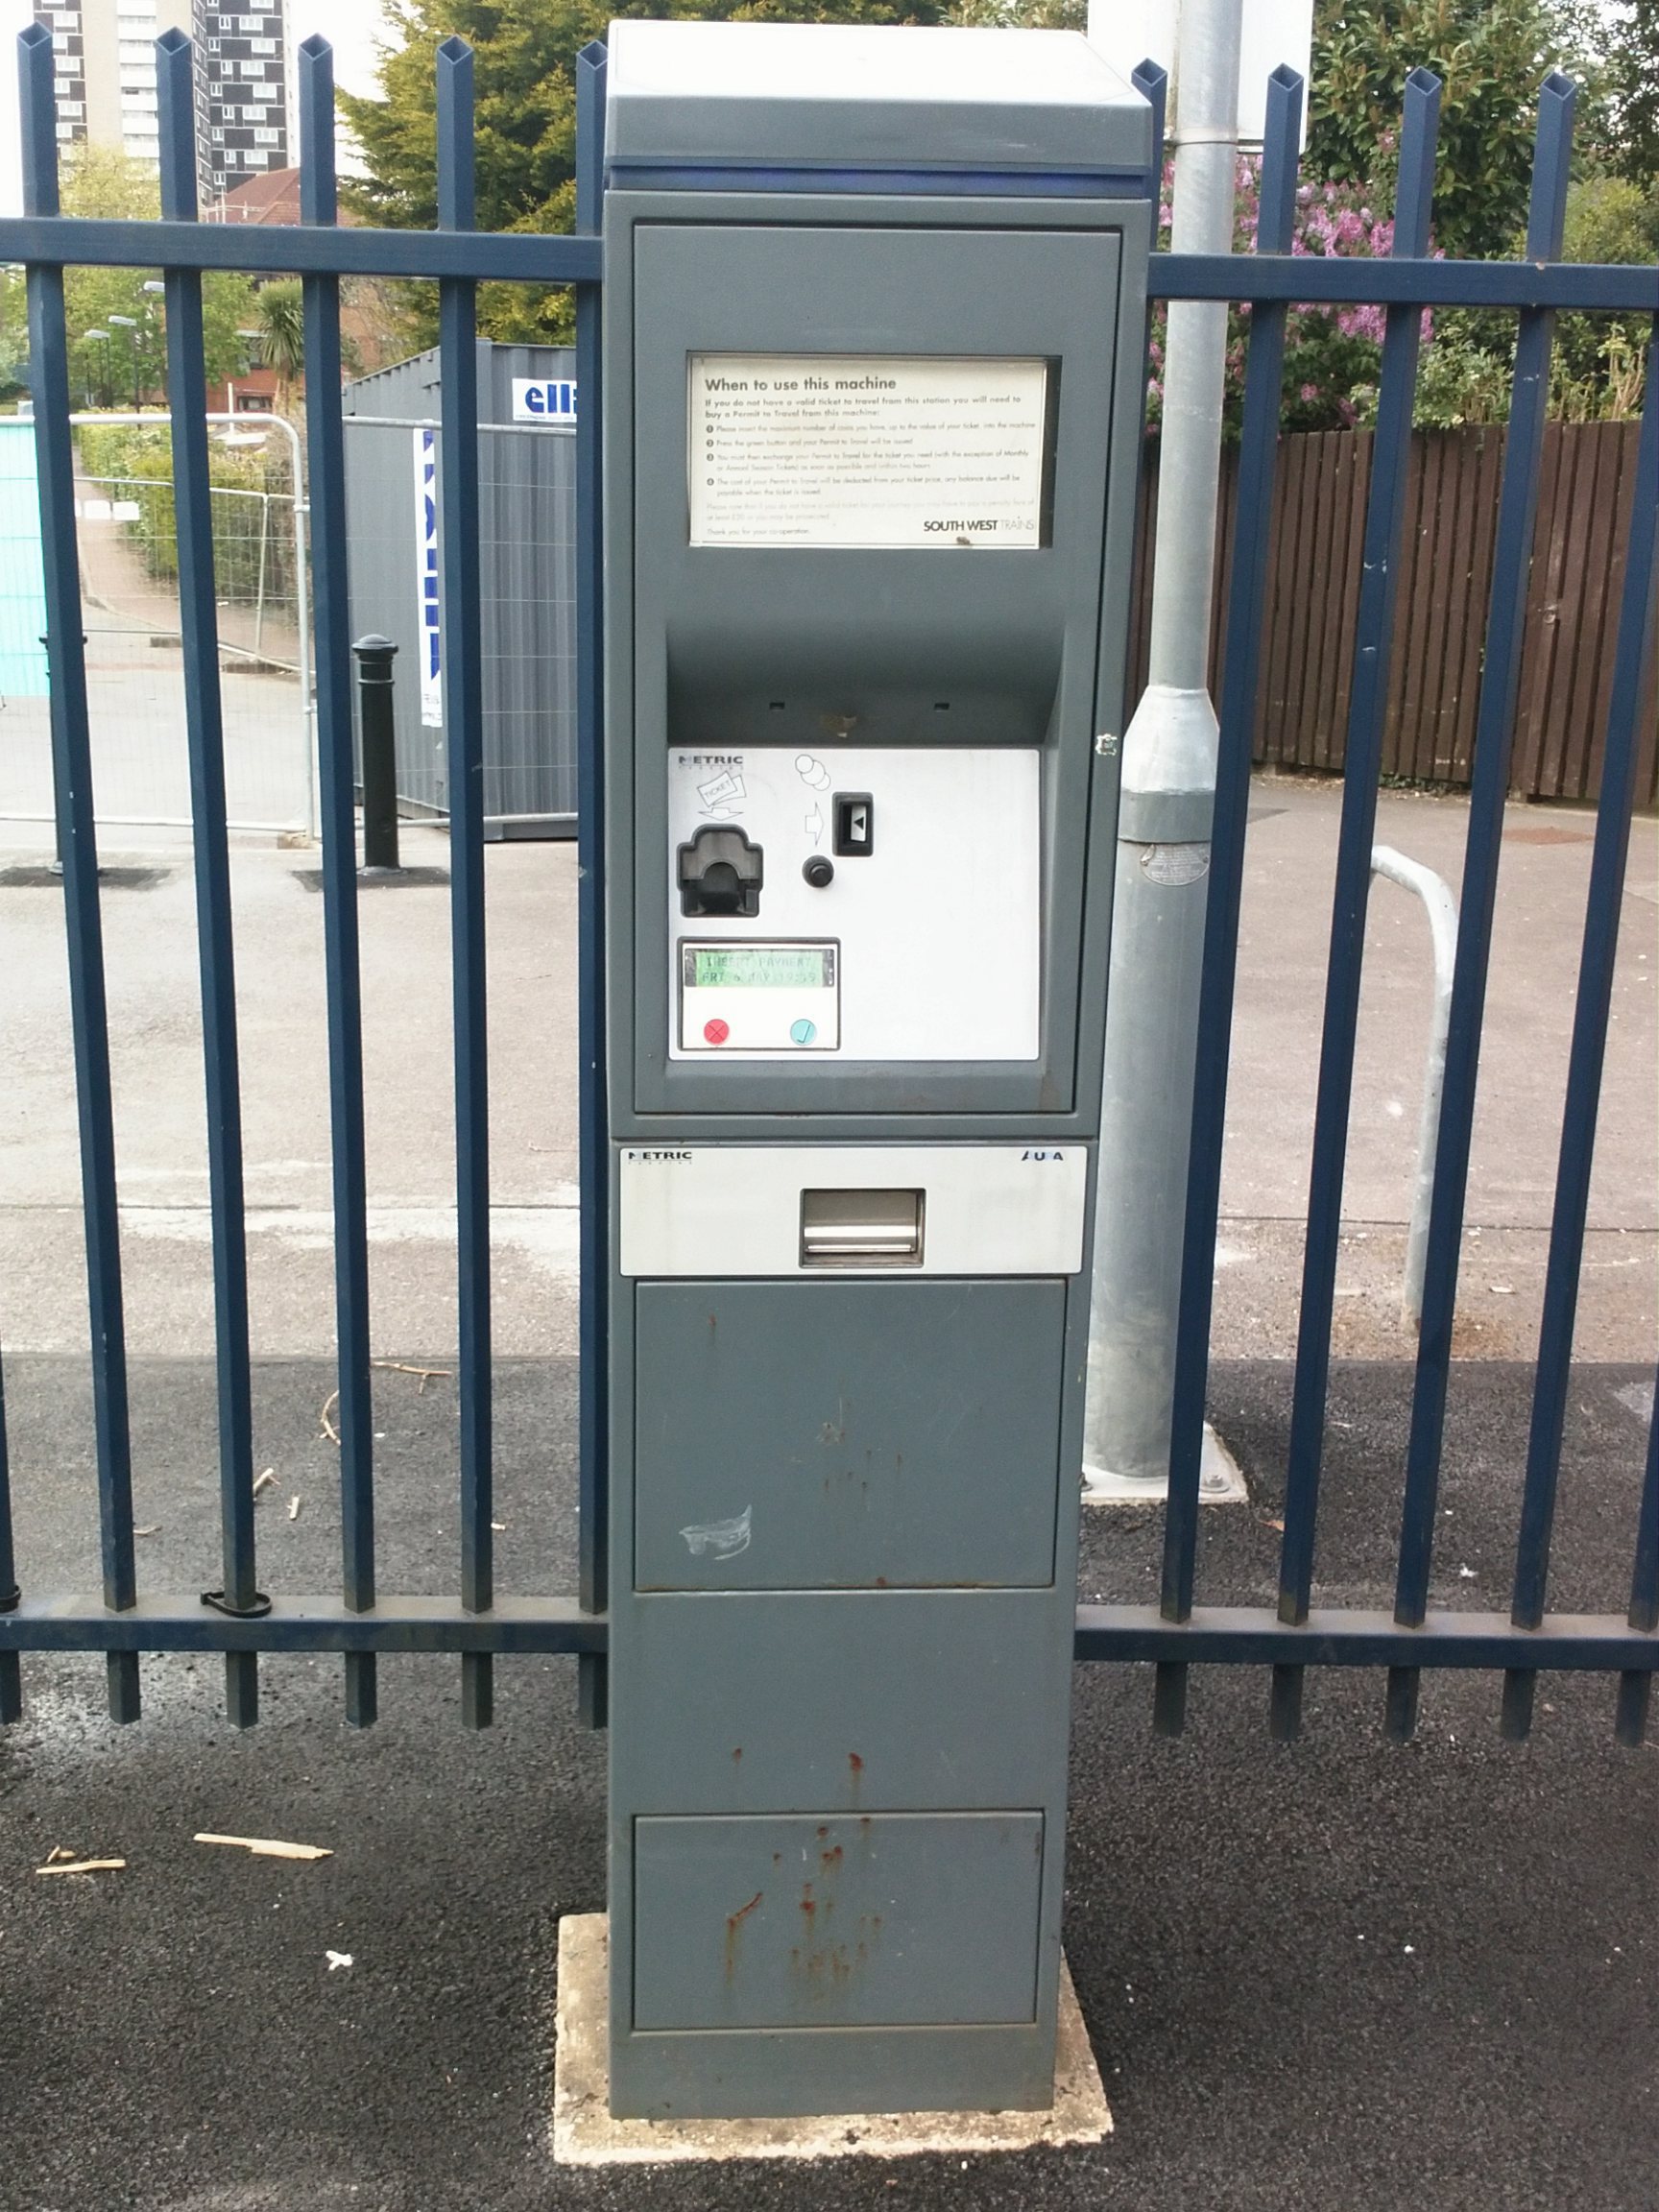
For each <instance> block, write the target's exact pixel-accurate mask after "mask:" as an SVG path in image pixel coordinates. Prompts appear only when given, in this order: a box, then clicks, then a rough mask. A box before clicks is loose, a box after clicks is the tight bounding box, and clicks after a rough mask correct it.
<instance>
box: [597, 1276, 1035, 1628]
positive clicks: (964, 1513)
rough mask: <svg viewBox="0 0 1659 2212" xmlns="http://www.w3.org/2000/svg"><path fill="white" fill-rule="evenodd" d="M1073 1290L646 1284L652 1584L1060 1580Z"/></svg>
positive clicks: (643, 1445) (640, 1447) (645, 1519)
mask: <svg viewBox="0 0 1659 2212" xmlns="http://www.w3.org/2000/svg"><path fill="white" fill-rule="evenodd" d="M1065 1326H1066V1286H1065V1285H1064V1284H1063V1283H1061V1282H1055V1281H1045V1280H1036V1281H1029V1280H1028V1281H1023V1282H1002V1281H993V1282H958V1281H941V1280H939V1279H937V1278H934V1279H930V1280H926V1281H911V1282H903V1283H884V1282H871V1281H868V1280H862V1281H857V1282H852V1281H849V1282H839V1283H829V1282H826V1283H805V1282H800V1281H794V1282H773V1283H730V1282H714V1283H706V1282H680V1283H643V1284H641V1285H640V1286H639V1287H638V1289H637V1302H636V1331H637V1376H638V1382H637V1402H636V1424H635V1483H636V1504H635V1583H636V1587H637V1589H639V1590H642V1591H667V1590H869V1589H876V1588H881V1587H889V1588H893V1589H901V1588H906V1587H907V1588H952V1587H956V1588H960V1587H979V1588H985V1587H1000V1588H1012V1587H1022V1588H1032V1587H1046V1586H1047V1585H1048V1584H1049V1583H1050V1582H1051V1581H1052V1579H1053V1572H1054V1527H1055V1511H1056V1504H1057V1500H1058V1482H1059V1472H1060V1470H1059V1421H1060V1406H1061V1402H1062V1374H1061V1370H1062V1363H1063V1358H1064V1348H1065Z"/></svg>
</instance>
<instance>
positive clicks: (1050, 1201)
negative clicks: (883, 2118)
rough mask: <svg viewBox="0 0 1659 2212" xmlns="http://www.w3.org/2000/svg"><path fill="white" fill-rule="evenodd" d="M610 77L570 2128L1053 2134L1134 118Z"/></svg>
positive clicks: (1137, 294) (807, 33)
mask: <svg viewBox="0 0 1659 2212" xmlns="http://www.w3.org/2000/svg"><path fill="white" fill-rule="evenodd" d="M608 76H609V93H608V119H607V136H606V154H607V165H606V171H607V183H606V197H605V206H604V231H605V252H606V288H605V302H606V306H605V313H606V329H605V378H606V383H605V406H606V429H605V502H606V529H607V534H608V535H607V543H608V547H609V565H608V571H607V624H608V642H607V666H606V685H607V692H606V713H607V740H606V747H607V750H606V776H607V858H606V868H607V875H606V927H607V944H608V955H607V957H608V964H609V974H608V985H607V989H608V1003H607V1022H608V1036H609V1049H608V1080H609V1086H610V1100H611V1136H612V1140H613V1142H612V1153H611V1158H612V1164H613V1165H612V1174H613V1289H612V1352H611V1369H610V1376H609V1388H610V1392H611V1407H610V1432H611V1437H612V1495H611V1511H612V1530H613V1535H612V1557H611V1591H610V1610H611V1619H612V1628H611V1719H612V1737H611V1743H612V1754H611V1756H612V1771H611V1835H610V1854H611V1859H610V1902H611V1960H612V1984H611V2002H612V2031H611V2097H612V2106H613V2111H614V2112H616V2113H617V2114H619V2115H620V2114H627V2115H641V2114H643V2115H652V2116H664V2115H680V2116H691V2115H717V2114H755V2115H760V2114H780V2113H809V2112H873V2111H892V2110H914V2109H942V2108H974V2107H995V2106H1025V2107H1041V2106H1043V2105H1046V2104H1047V2103H1049V2101H1050V2099H1051V2095H1052V2084H1053V2066H1054V2038H1055V2016H1056V2004H1057V1989H1058V1978H1059V1971H1060V1907H1061V1887H1062V1860H1063V1845H1064V1836H1065V1821H1066V1755H1067V1735H1068V1715H1069V1699H1070V1670H1071V1635H1072V1618H1073V1608H1074V1602H1075V1577H1076V1540H1077V1517H1078V1467H1079V1464H1080V1435H1081V1425H1082V1393H1083V1378H1084V1360H1085V1343H1086V1334H1087V1295H1088V1280H1089V1278H1088V1250H1087V1246H1088V1223H1089V1216H1090V1184H1091V1174H1092V1166H1093V1148H1094V1138H1095V1134H1096V1130H1097V1124H1098V1105H1099V1095H1100V1061H1101V1040H1102V1033H1103V1027H1104V1021H1105V997H1106V972H1107V958H1106V955H1107V937H1108V930H1109V926H1110V899H1111V887H1112V878H1113V865H1114V827H1115V817H1116V808H1117V767H1118V763H1117V757H1116V751H1117V748H1116V739H1115V738H1113V737H1112V736H1111V735H1110V733H1112V732H1113V731H1115V730H1117V729H1118V727H1119V723H1118V714H1119V712H1120V700H1121V690H1122V683H1123V661H1124V646H1125V634H1126V628H1127V615H1128V604H1129V574H1130V551H1131V545H1130V540H1131V526H1132V507H1133V497H1134V486H1135V470H1136V458H1137V449H1138V442H1139V439H1140V435H1141V421H1142V334H1143V306H1144V294H1145V271H1146V254H1147V249H1148V242H1149V226H1150V220H1151V214H1152V207H1153V203H1152V201H1151V198H1150V194H1151V191H1152V185H1153V180H1152V179H1151V176H1150V174H1149V165H1150V162H1151V159H1152V124H1151V116H1150V111H1149V109H1148V108H1147V106H1146V104H1145V103H1144V101H1142V99H1141V97H1140V96H1139V95H1138V94H1137V93H1135V92H1133V91H1131V90H1130V88H1129V87H1128V86H1126V85H1125V84H1122V82H1121V81H1120V80H1118V78H1117V77H1116V76H1114V75H1113V73H1112V72H1111V71H1110V70H1108V69H1107V68H1106V66H1105V65H1104V64H1103V63H1102V62H1101V61H1100V60H1098V59H1097V58H1096V57H1095V56H1094V53H1093V52H1092V51H1091V49H1090V48H1089V47H1088V45H1087V44H1086V43H1085V42H1084V40H1083V39H1082V38H1081V37H1079V36H1073V35H1070V34H1061V33H1050V32H1014V31H968V30H962V31H938V30H908V29H905V30H897V29H895V30H867V29H862V28H841V27H825V26H774V25H757V24H693V23H649V22H637V21H627V22H620V23H616V24H613V26H612V29H611V34H610V60H609V65H608Z"/></svg>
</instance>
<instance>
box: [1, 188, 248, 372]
mask: <svg viewBox="0 0 1659 2212" xmlns="http://www.w3.org/2000/svg"><path fill="white" fill-rule="evenodd" d="M61 198H62V205H63V212H64V214H65V215H86V216H101V217H105V218H108V219H111V220H117V221H125V222H143V221H146V220H151V219H154V218H155V217H156V216H157V215H158V214H159V213H160V210H161V203H160V195H159V188H158V186H157V183H156V171H155V169H154V167H153V166H152V165H151V164H149V163H148V162H144V161H135V160H132V159H130V158H129V157H128V156H126V155H124V154H120V153H117V152H114V151H112V150H111V149H109V148H108V147H103V146H92V145H80V146H77V147H75V148H74V149H73V151H72V152H71V153H70V154H69V155H68V156H67V157H66V158H65V160H64V163H63V169H62V180H61ZM157 280H158V278H157V272H156V270H154V269H88V268H82V269H69V270H66V271H65V272H64V276H63V306H64V317H65V321H66V324H67V326H68V334H69V377H70V397H71V398H72V399H75V400H77V401H79V400H80V399H81V398H82V397H85V396H87V395H90V394H94V393H95V394H96V395H97V397H99V398H100V399H101V400H102V401H103V403H104V404H106V405H108V404H109V403H110V401H113V402H114V403H115V404H116V405H118V406H119V405H121V404H123V403H126V404H131V402H132V399H133V397H135V396H143V397H148V396H149V395H151V394H152V393H159V392H162V391H164V390H165V388H166V381H167V367H166V358H165V334H164V329H163V319H162V314H161V310H160V301H159V299H158V297H157V295H156V294H155V293H154V292H148V291H146V290H145V285H146V283H154V282H156V281H157ZM252 291H253V287H252V284H251V282H250V281H249V279H248V278H247V277H246V276H242V275H241V274H240V273H238V272H234V271H223V272H215V273H214V274H212V275H210V276H206V277H205V278H204V281H203V286H202V328H203V351H204V357H205V361H206V368H207V378H208V381H209V382H210V383H217V382H218V381H219V380H220V378H222V377H225V376H233V375H235V374H236V373H237V372H238V370H239V369H240V368H241V366H242V357H243V341H242V340H241V338H240V337H238V335H237V332H238V329H239V327H241V326H242V325H246V324H247V322H248V319H249V316H250V313H251V312H252ZM111 317H113V318H115V320H114V322H113V323H111V320H110V319H111ZM123 318H125V319H126V320H125V321H123V320H122V319H123ZM7 320H8V321H10V317H8V318H7ZM88 330H105V331H109V332H110V333H111V335H110V336H109V337H108V338H103V339H100V338H93V339H88V338H87V337H86V336H85V333H86V332H87V331H88Z"/></svg>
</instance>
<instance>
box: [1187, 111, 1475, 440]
mask: <svg viewBox="0 0 1659 2212" xmlns="http://www.w3.org/2000/svg"><path fill="white" fill-rule="evenodd" d="M1380 151H1381V152H1384V153H1385V152H1386V149H1385V148H1384V149H1381V150H1380ZM1260 178H1261V160H1260V157H1259V156H1253V155H1244V156H1240V157H1239V162H1238V193H1237V196H1236V198H1235V202H1234V212H1233V251H1234V252H1236V253H1252V252H1255V250H1256V220H1257V212H1258V207H1259V204H1260ZM1172 181H1173V164H1172V163H1169V164H1166V168H1165V173H1164V204H1163V205H1162V206H1161V207H1160V209H1159V243H1160V245H1161V246H1167V244H1168V229H1169V218H1170V208H1169V196H1170V188H1171V184H1172ZM1393 242H1394V225H1393V222H1392V220H1391V219H1390V218H1389V217H1388V216H1386V215H1383V214H1381V213H1379V212H1378V211H1377V210H1376V209H1375V208H1374V207H1373V206H1372V205H1371V203H1370V199H1369V196H1368V194H1367V193H1366V191H1365V188H1364V187H1363V186H1361V185H1358V184H1331V183H1314V184H1303V185H1301V186H1300V187H1299V188H1298V190H1297V194H1296V220H1295V227H1294V229H1293V231H1292V234H1291V244H1290V251H1291V252H1292V253H1296V254H1308V255H1314V254H1324V255H1329V254H1333V253H1342V254H1371V255H1382V254H1385V253H1386V252H1388V251H1389V249H1390V247H1391V246H1392V244H1393ZM1430 324H1431V318H1430V316H1429V315H1428V313H1427V312H1425V314H1424V317H1423V335H1424V339H1425V341H1427V340H1428V337H1429V335H1430ZM1165 325H1166V318H1165V311H1164V308H1163V306H1162V304H1160V305H1159V307H1158V308H1157V310H1156V312H1155V314H1154V316H1153V322H1152V336H1151V345H1150V348H1149V351H1148V359H1149V364H1150V370H1151V374H1150V379H1149V382H1148V388H1147V421H1148V423H1149V424H1150V425H1152V426H1153V427H1156V425H1157V424H1158V423H1159V421H1161V420H1162V416H1163V404H1164V337H1165ZM1249 326H1250V307H1249V303H1248V302H1247V301H1245V302H1242V303H1239V304H1236V305H1235V306H1234V307H1232V308H1231V309H1230V311H1229V314H1228V321H1227V386H1226V412H1225V418H1224V420H1225V423H1226V428H1227V432H1228V434H1229V435H1230V436H1233V437H1237V435H1238V422H1239V418H1240V415H1241V413H1242V409H1243V397H1244V361H1245V352H1246V347H1245V340H1246V337H1247V335H1248V331H1249ZM1382 352H1383V309H1382V308H1381V307H1376V306H1336V307H1322V306H1297V307H1292V308H1291V310H1290V312H1289V314H1288V315H1287V316H1286V328H1285V393H1284V402H1283V412H1282V415H1281V425H1282V427H1283V428H1284V429H1286V430H1348V429H1353V428H1355V427H1356V426H1357V425H1358V424H1362V423H1366V422H1369V421H1371V419H1372V417H1373V415H1374V413H1375V410H1376V397H1377V377H1378V372H1379V368H1380V365H1381V362H1382Z"/></svg>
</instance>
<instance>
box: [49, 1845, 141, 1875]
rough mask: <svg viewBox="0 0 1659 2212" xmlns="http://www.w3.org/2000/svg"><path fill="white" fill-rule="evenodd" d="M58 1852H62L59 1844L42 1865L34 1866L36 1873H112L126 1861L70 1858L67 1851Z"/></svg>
mask: <svg viewBox="0 0 1659 2212" xmlns="http://www.w3.org/2000/svg"><path fill="white" fill-rule="evenodd" d="M60 1852H62V1846H61V1844H60V1845H57V1846H56V1847H55V1848H54V1850H53V1853H52V1856H51V1858H49V1859H48V1860H47V1862H46V1863H45V1865H44V1866H36V1869H35V1871H36V1874H106V1873H108V1874H113V1873H117V1872H118V1871H119V1870H120V1869H121V1868H122V1867H123V1866H125V1865H126V1863H127V1862H126V1860H125V1859H71V1858H70V1857H69V1856H68V1855H67V1853H63V1855H62V1856H61V1857H60Z"/></svg>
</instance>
